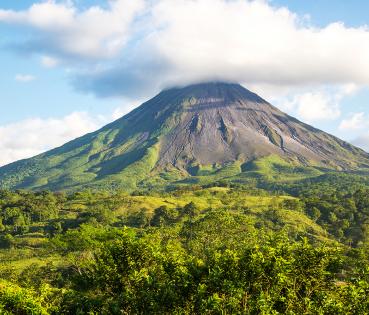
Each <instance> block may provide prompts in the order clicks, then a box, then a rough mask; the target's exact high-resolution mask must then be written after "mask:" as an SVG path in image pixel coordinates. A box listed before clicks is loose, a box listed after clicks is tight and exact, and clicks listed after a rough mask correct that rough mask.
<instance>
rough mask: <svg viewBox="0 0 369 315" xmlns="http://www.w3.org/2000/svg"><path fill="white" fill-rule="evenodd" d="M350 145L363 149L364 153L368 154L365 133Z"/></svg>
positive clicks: (367, 139) (368, 138) (368, 147)
mask: <svg viewBox="0 0 369 315" xmlns="http://www.w3.org/2000/svg"><path fill="white" fill-rule="evenodd" d="M352 143H353V144H354V145H356V146H358V147H360V148H362V149H364V150H365V151H366V152H369V133H365V134H363V135H360V136H359V137H357V138H356V139H354V140H353V141H352Z"/></svg>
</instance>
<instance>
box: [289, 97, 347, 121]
mask: <svg viewBox="0 0 369 315" xmlns="http://www.w3.org/2000/svg"><path fill="white" fill-rule="evenodd" d="M295 102H296V104H298V108H297V112H298V115H299V116H300V117H301V118H302V119H304V120H306V121H308V122H313V121H317V120H335V119H337V118H338V117H339V116H340V115H341V111H340V109H339V106H338V104H337V103H335V101H334V100H332V99H331V98H330V96H328V95H325V94H323V93H319V92H317V93H312V92H310V93H305V94H302V95H298V96H296V98H295Z"/></svg>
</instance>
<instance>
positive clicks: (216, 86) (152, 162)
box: [0, 83, 369, 190]
mask: <svg viewBox="0 0 369 315" xmlns="http://www.w3.org/2000/svg"><path fill="white" fill-rule="evenodd" d="M269 156H273V157H278V158H280V159H281V160H283V161H285V162H284V163H289V164H291V165H295V166H306V167H307V166H309V167H316V168H319V169H321V168H327V169H336V170H358V169H366V168H368V167H369V155H368V154H367V153H366V152H364V151H363V150H360V149H358V148H356V147H354V146H352V145H350V144H349V143H347V142H344V141H342V140H340V139H338V138H336V137H334V136H331V135H329V134H327V133H325V132H323V131H320V130H318V129H315V128H313V127H311V126H309V125H307V124H304V123H302V122H300V121H298V120H297V119H295V118H293V117H290V116H288V115H286V114H285V113H283V112H281V111H280V110H278V109H277V108H275V107H274V106H272V105H271V104H269V103H268V102H266V101H265V100H263V99H262V98H261V97H259V96H258V95H256V94H254V93H252V92H250V91H248V90H247V89H245V88H243V87H242V86H240V85H238V84H228V83H206V84H197V85H191V86H188V87H185V88H174V89H170V90H166V91H163V92H161V93H160V94H158V95H157V96H156V97H154V98H153V99H151V100H149V101H148V102H146V103H144V104H142V105H141V106H140V107H138V108H137V109H135V110H134V111H132V112H131V113H129V114H128V115H126V116H124V117H123V118H121V119H118V120H117V121H115V122H113V123H111V124H109V125H107V126H105V127H103V128H102V129H100V130H98V131H96V132H94V133H91V134H87V135H85V136H83V137H81V138H78V139H76V140H74V141H71V142H69V143H67V144H65V145H64V146H62V147H60V148H57V149H54V150H51V151H49V152H46V153H44V154H41V155H39V156H36V157H34V158H31V159H27V160H22V161H18V162H15V163H12V164H10V165H7V166H4V167H2V168H0V188H30V189H52V190H62V189H77V188H78V189H80V188H82V187H95V188H113V189H114V188H123V189H134V188H135V187H136V186H137V185H139V184H140V183H144V182H145V181H146V182H147V181H150V184H151V185H156V184H163V183H166V182H175V181H178V180H180V179H184V178H187V177H190V176H191V175H201V172H199V170H206V171H207V172H208V174H211V173H212V172H213V173H214V172H218V173H219V171H220V170H221V169H222V168H224V167H227V166H229V165H231V164H232V163H233V164H235V163H236V164H237V165H239V166H240V167H239V172H242V170H243V168H242V166H243V165H247V162H250V161H255V160H258V159H260V158H265V157H269Z"/></svg>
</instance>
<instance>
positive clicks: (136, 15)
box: [0, 0, 369, 165]
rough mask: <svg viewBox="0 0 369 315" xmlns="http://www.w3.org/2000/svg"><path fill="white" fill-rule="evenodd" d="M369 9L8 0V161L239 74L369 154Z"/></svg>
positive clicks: (3, 128) (4, 95) (212, 0)
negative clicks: (154, 100) (152, 100)
mask: <svg viewBox="0 0 369 315" xmlns="http://www.w3.org/2000/svg"><path fill="white" fill-rule="evenodd" d="M368 11H369V2H367V1H364V0H361V1H360V0H352V1H343V0H342V1H338V0H336V1H334V0H314V1H292V0H290V1H287V0H271V1H261V0H260V1H247V0H177V1H170V0H150V1H149V0H135V1H131V0H112V1H103V0H88V1H86V0H79V1H78V0H77V1H71V0H69V1H30V0H24V1H13V0H5V1H4V0H3V1H1V3H0V34H1V36H0V45H1V49H0V66H1V69H2V71H1V73H0V84H1V87H2V88H1V93H0V104H1V105H0V106H1V109H2V111H1V115H0V150H1V151H2V153H3V154H2V157H1V158H0V165H1V164H6V163H9V162H11V161H14V160H16V159H20V158H25V157H29V156H31V155H33V154H37V153H39V152H42V151H44V150H47V149H50V148H52V147H54V146H58V145H61V144H62V143H63V142H65V141H68V140H70V139H73V138H75V137H77V136H79V135H82V134H83V133H85V132H89V131H92V130H94V129H95V128H98V127H100V126H102V125H103V124H105V123H107V122H109V121H111V120H113V119H115V118H118V117H119V116H120V115H123V114H124V113H126V112H127V111H129V110H131V109H132V108H134V107H135V106H137V105H139V104H140V102H142V101H144V100H145V99H147V98H149V97H152V96H154V95H155V93H157V92H159V91H160V89H162V88H165V87H168V86H171V85H184V84H188V83H192V82H200V81H206V80H226V81H238V82H240V83H241V84H243V85H244V86H246V87H248V88H250V89H251V90H254V91H256V92H257V93H259V94H260V95H261V96H263V97H264V98H266V99H267V100H269V101H271V102H272V103H273V104H275V105H277V106H278V107H280V108H281V109H282V110H284V111H286V112H288V113H289V114H291V115H293V116H296V117H297V118H299V119H301V120H304V121H306V122H308V123H310V124H312V125H314V126H316V127H318V128H321V129H323V130H325V131H328V132H330V133H333V134H335V135H337V136H339V137H341V138H343V139H345V140H348V141H352V142H353V143H355V144H356V145H359V146H361V147H363V148H364V149H367V150H369V89H368V85H369V30H368V28H367V26H366V25H368V24H369V17H368V15H367V12H368Z"/></svg>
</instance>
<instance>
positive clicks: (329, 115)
mask: <svg viewBox="0 0 369 315" xmlns="http://www.w3.org/2000/svg"><path fill="white" fill-rule="evenodd" d="M313 90H314V91H313V92H312V91H311V90H309V89H306V88H305V89H304V90H303V91H298V92H297V93H293V94H292V95H289V94H288V93H287V96H283V97H279V98H277V99H276V100H275V104H276V105H277V106H278V107H279V108H281V109H282V110H285V111H287V112H289V113H291V114H293V115H296V116H297V117H298V118H300V119H302V120H304V121H307V122H310V123H313V122H317V121H332V120H336V119H338V118H339V117H340V116H341V108H340V102H341V100H342V99H343V98H344V97H346V96H349V95H352V94H354V93H355V92H356V91H357V86H356V85H353V84H348V85H340V86H332V87H320V88H315V89H313ZM351 118H352V117H350V118H349V119H351ZM346 120H347V119H345V120H344V121H345V122H342V123H343V124H346V123H347V122H346ZM342 123H341V124H342Z"/></svg>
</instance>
